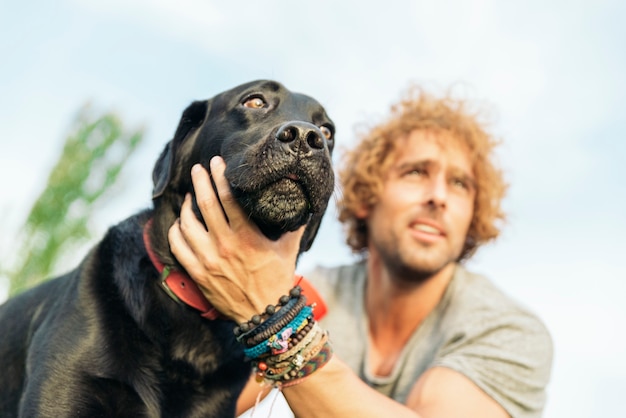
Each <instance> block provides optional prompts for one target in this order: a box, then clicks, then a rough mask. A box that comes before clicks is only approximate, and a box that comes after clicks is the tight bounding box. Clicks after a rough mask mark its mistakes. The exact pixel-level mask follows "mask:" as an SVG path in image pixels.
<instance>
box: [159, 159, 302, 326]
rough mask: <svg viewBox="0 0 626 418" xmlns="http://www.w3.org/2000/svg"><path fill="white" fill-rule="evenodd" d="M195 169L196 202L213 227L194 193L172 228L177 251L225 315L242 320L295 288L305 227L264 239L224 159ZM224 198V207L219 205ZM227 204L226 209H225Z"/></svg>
mask: <svg viewBox="0 0 626 418" xmlns="http://www.w3.org/2000/svg"><path fill="white" fill-rule="evenodd" d="M210 165H211V174H212V176H213V180H214V181H215V184H216V186H217V191H218V194H219V196H218V195H216V194H215V191H214V190H213V187H212V186H211V180H210V177H209V173H208V172H207V171H206V170H205V169H204V167H202V166H201V165H199V164H197V165H195V166H194V167H193V168H192V170H191V178H192V181H193V187H194V191H195V193H196V200H197V203H198V207H199V208H200V212H201V213H202V217H203V219H204V222H205V223H206V225H207V228H208V231H207V230H206V229H205V228H204V226H203V225H202V223H201V222H200V221H198V219H197V218H196V216H195V215H194V213H193V209H192V202H191V196H190V195H187V196H186V198H185V201H184V203H183V206H182V209H181V213H180V219H179V220H177V222H176V223H175V224H174V225H172V227H171V228H170V230H169V242H170V247H171V249H172V253H173V254H174V256H175V257H176V258H177V259H178V261H179V262H180V263H181V265H182V266H183V267H184V268H185V269H186V270H187V273H188V274H189V275H190V276H191V277H192V278H193V279H194V280H195V281H196V283H197V284H198V286H199V287H200V289H201V290H202V292H203V293H204V295H205V296H206V297H207V299H208V300H209V301H210V302H211V304H212V305H213V306H215V308H216V309H217V310H218V311H220V313H222V314H223V315H224V316H226V317H228V318H231V319H233V320H235V321H236V322H237V323H241V322H244V321H247V320H249V319H250V318H251V317H252V316H253V315H255V314H259V313H262V312H263V311H264V310H265V307H266V306H267V305H270V304H276V303H277V302H278V298H279V297H280V296H281V295H284V294H287V293H288V292H289V289H290V288H291V287H292V286H293V277H294V272H295V265H296V258H297V255H298V250H299V246H300V239H301V238H302V234H303V233H304V228H305V227H304V226H303V227H301V228H300V229H299V230H297V231H295V232H290V233H286V234H285V235H283V236H282V237H281V238H280V239H279V240H277V241H272V240H270V239H268V238H267V237H265V235H263V234H262V233H261V231H260V230H259V229H258V228H257V226H256V225H255V224H253V223H252V222H251V221H250V220H249V219H248V217H247V215H246V214H245V213H244V212H243V210H242V209H241V207H240V206H239V205H238V204H237V202H235V201H234V199H233V196H232V194H231V192H230V186H229V185H228V182H227V180H226V178H225V177H224V170H225V168H226V166H225V163H224V160H223V159H222V158H221V157H215V158H213V159H212V160H211V163H210ZM220 202H221V205H220ZM222 207H223V210H222Z"/></svg>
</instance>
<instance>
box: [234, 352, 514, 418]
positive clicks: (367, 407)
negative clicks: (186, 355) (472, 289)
mask: <svg viewBox="0 0 626 418" xmlns="http://www.w3.org/2000/svg"><path fill="white" fill-rule="evenodd" d="M261 391H263V394H262V395H263V396H265V395H267V393H268V390H267V388H262V387H261V386H260V385H259V384H258V383H257V382H256V381H254V379H251V380H250V382H249V383H248V385H247V386H246V389H245V390H244V392H243V394H242V396H241V397H240V399H239V403H238V405H237V413H238V414H242V413H243V412H245V411H247V410H248V409H249V408H252V407H253V406H254V404H255V402H256V399H257V396H258V395H259V393H260V392H261ZM283 394H284V396H285V399H286V400H287V402H288V403H289V406H290V408H291V409H292V411H293V412H294V414H295V415H296V416H297V417H303V418H308V417H353V416H358V417H364V418H367V417H387V416H392V417H398V418H402V417H407V418H408V417H413V418H415V417H423V418H429V417H481V418H482V417H485V418H490V417H493V418H499V417H508V416H509V415H508V414H507V413H506V411H505V410H504V409H503V408H502V407H501V406H500V405H499V404H498V403H497V402H496V401H494V400H493V399H492V398H490V397H489V396H487V394H485V393H484V392H483V391H482V390H480V389H479V388H478V386H476V385H475V384H474V383H473V382H472V381H471V380H469V379H468V378H466V377H465V376H463V375H462V374H461V373H458V372H456V371H454V370H451V369H447V368H444V367H435V368H433V369H430V370H428V371H427V372H426V373H424V375H422V377H420V379H419V380H418V381H417V383H416V384H415V386H414V387H413V389H412V390H411V393H410V395H409V397H408V399H407V404H406V405H402V404H400V403H398V402H396V401H394V400H392V399H390V398H388V397H386V396H384V395H382V394H380V393H378V392H376V391H375V390H374V389H372V388H370V387H369V386H367V385H366V384H365V383H364V382H362V381H361V380H360V379H359V378H358V377H357V376H356V375H355V374H354V373H353V372H352V371H351V370H350V369H349V368H348V366H347V365H345V364H344V363H343V362H341V361H340V360H339V359H338V358H336V357H335V358H333V359H331V361H330V362H329V363H328V364H327V365H326V366H324V368H322V369H321V370H318V371H316V372H315V373H314V374H313V375H311V377H310V378H308V379H306V380H305V381H304V382H302V383H300V384H298V385H295V386H291V387H287V388H285V389H284V390H283Z"/></svg>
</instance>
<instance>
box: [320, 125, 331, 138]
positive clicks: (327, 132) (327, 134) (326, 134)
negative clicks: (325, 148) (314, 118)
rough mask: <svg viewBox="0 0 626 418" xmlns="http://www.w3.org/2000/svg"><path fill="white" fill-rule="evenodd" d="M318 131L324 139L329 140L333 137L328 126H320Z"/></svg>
mask: <svg viewBox="0 0 626 418" xmlns="http://www.w3.org/2000/svg"><path fill="white" fill-rule="evenodd" d="M320 131H322V134H324V137H325V138H326V139H330V138H332V137H333V131H331V130H330V128H329V127H328V126H320Z"/></svg>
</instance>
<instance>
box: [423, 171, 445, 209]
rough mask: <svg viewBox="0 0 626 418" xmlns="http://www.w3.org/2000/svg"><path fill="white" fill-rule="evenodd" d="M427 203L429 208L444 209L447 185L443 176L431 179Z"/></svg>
mask: <svg viewBox="0 0 626 418" xmlns="http://www.w3.org/2000/svg"><path fill="white" fill-rule="evenodd" d="M426 197H427V203H428V204H429V205H430V206H435V207H442V208H443V207H445V206H446V203H447V200H448V183H447V181H446V179H445V176H435V177H432V178H431V181H430V182H429V185H428V191H427V196H426Z"/></svg>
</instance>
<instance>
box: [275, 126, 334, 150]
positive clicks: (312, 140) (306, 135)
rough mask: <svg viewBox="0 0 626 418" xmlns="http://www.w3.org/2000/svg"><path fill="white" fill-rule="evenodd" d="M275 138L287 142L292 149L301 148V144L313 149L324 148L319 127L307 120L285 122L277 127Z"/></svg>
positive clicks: (322, 135)
mask: <svg viewBox="0 0 626 418" xmlns="http://www.w3.org/2000/svg"><path fill="white" fill-rule="evenodd" d="M276 139H277V140H279V141H280V142H283V143H285V144H288V145H289V147H290V148H291V149H292V150H294V151H296V150H298V149H301V148H300V147H302V146H304V147H308V148H310V149H313V150H316V149H323V148H324V134H322V131H320V128H318V127H317V126H315V125H313V124H312V123H308V122H301V121H292V122H287V123H285V124H284V125H282V126H281V127H280V128H278V131H277V132H276Z"/></svg>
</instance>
